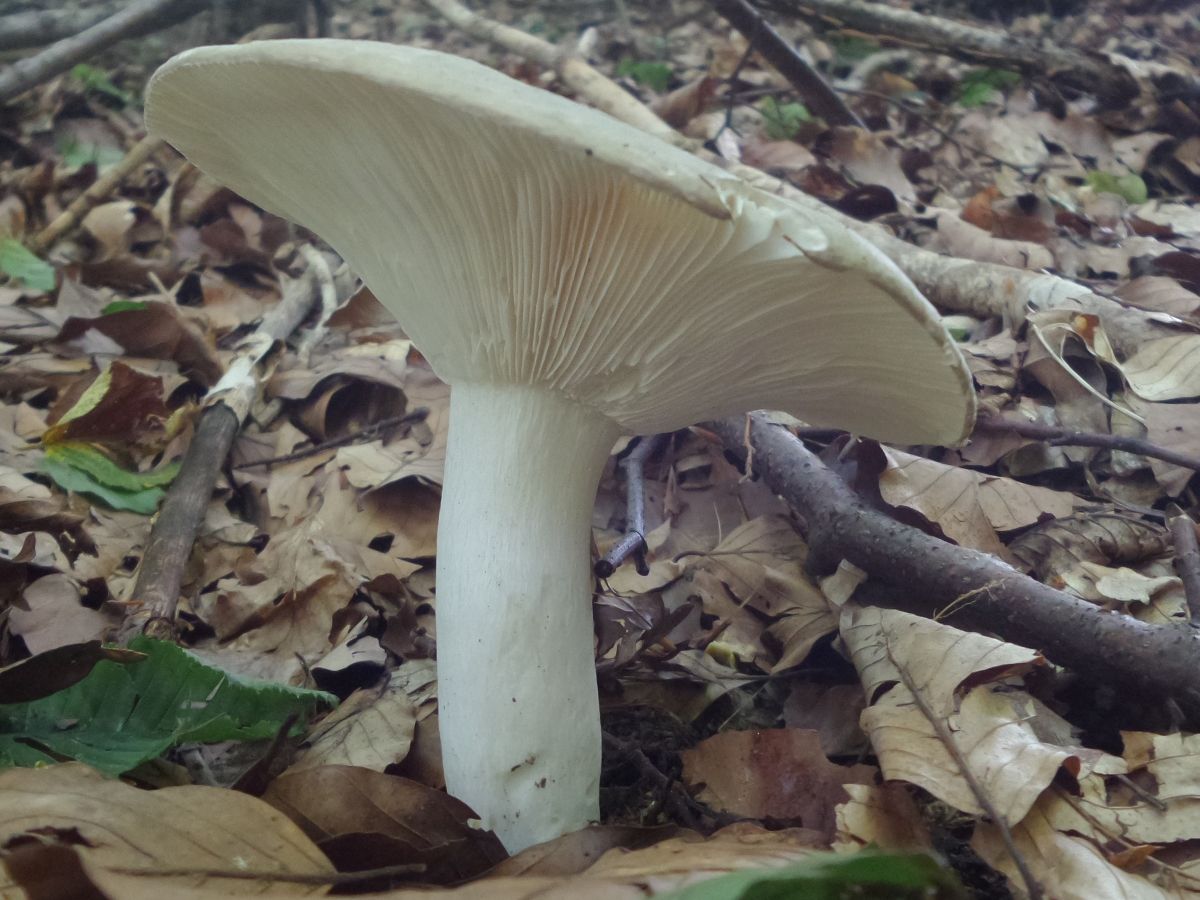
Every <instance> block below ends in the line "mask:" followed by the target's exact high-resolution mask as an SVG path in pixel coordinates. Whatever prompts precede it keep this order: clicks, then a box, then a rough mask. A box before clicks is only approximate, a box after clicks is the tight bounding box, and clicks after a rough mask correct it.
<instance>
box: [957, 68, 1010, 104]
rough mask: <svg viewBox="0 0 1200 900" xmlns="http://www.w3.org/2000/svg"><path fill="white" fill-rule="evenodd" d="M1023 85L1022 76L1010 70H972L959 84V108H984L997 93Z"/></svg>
mask: <svg viewBox="0 0 1200 900" xmlns="http://www.w3.org/2000/svg"><path fill="white" fill-rule="evenodd" d="M1020 83H1021V76H1020V75H1018V74H1017V73H1016V72H1010V71H1009V70H1008V69H972V70H971V71H969V72H967V74H966V75H964V76H963V79H962V81H960V82H959V83H958V91H957V95H958V104H959V106H967V107H974V106H983V104H985V103H987V102H988V101H989V100H991V99H992V97H994V96H995V95H996V92H997V91H1004V90H1008V89H1009V88H1013V87H1016V86H1017V85H1018V84H1020Z"/></svg>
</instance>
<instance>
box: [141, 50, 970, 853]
mask: <svg viewBox="0 0 1200 900" xmlns="http://www.w3.org/2000/svg"><path fill="white" fill-rule="evenodd" d="M146 121H147V124H148V126H149V128H150V130H151V131H152V132H154V133H156V134H158V135H161V136H162V137H164V138H166V139H167V140H168V141H169V142H170V143H171V144H173V145H174V146H175V147H177V148H178V149H179V150H180V151H181V152H182V153H183V154H184V155H185V156H186V157H187V158H188V159H189V160H191V161H192V162H193V163H194V164H195V165H196V166H198V167H199V168H200V169H202V170H204V171H205V172H208V173H209V174H210V175H212V176H214V177H215V178H217V179H219V180H220V181H222V182H223V183H224V184H226V185H228V186H229V187H230V188H232V189H233V190H235V191H237V192H238V193H239V194H241V195H242V196H244V197H246V198H247V199H249V200H250V201H252V202H254V203H256V204H258V205H260V206H261V207H263V208H264V209H267V210H270V211H272V212H274V213H277V214H279V215H282V216H285V217H286V218H289V219H291V220H293V221H295V222H298V223H300V224H302V225H304V226H306V227H307V228H310V229H311V230H312V231H314V232H315V233H316V234H318V235H320V236H321V237H322V238H324V239H325V240H326V241H328V242H329V243H330V244H331V245H332V246H333V247H334V248H335V249H336V250H337V251H338V252H339V253H340V254H342V256H343V257H344V258H345V259H346V260H347V262H348V263H349V264H350V265H351V266H352V267H354V269H355V270H356V271H357V272H358V273H359V274H360V275H361V276H362V277H363V279H364V280H365V282H366V283H367V285H368V286H370V288H371V289H372V291H374V293H375V295H376V296H377V297H378V298H379V299H380V301H381V302H382V303H383V304H384V306H386V307H387V308H388V309H389V310H391V311H392V313H394V314H395V315H396V317H397V318H398V319H399V321H400V323H401V325H402V326H403V327H404V328H405V330H406V331H407V333H408V335H409V336H410V337H411V338H412V339H413V341H414V342H415V344H416V346H418V347H419V348H420V349H421V351H422V353H423V354H424V355H425V357H426V358H427V359H428V360H429V362H430V364H431V365H432V367H433V369H434V371H435V372H437V374H438V375H439V376H440V377H441V378H442V379H444V380H445V381H447V382H448V383H449V384H450V385H451V386H452V402H451V412H450V435H449V447H448V450H447V454H446V468H445V479H444V488H443V493H442V508H441V514H440V522H439V531H438V556H437V648H438V660H437V664H438V676H439V700H440V704H441V710H440V728H441V738H442V747H443V757H444V763H445V771H446V783H447V786H448V789H449V790H450V792H451V793H452V794H454V795H455V796H457V797H459V798H460V799H462V800H464V801H466V802H467V803H468V804H470V805H471V806H472V807H473V808H474V809H475V811H476V812H477V813H478V815H479V816H480V818H481V820H482V822H483V824H484V825H485V826H486V827H489V828H493V829H495V831H496V832H497V834H498V835H499V836H500V838H501V840H502V841H503V842H504V844H505V845H506V846H507V847H508V849H509V850H510V851H514V852H515V851H517V850H520V849H522V848H524V847H526V846H528V845H530V844H534V843H538V842H541V841H545V840H549V839H551V838H554V837H556V836H558V835H560V834H562V833H565V832H567V831H570V830H574V829H577V828H580V827H583V826H585V825H586V824H588V823H589V822H591V821H594V820H595V819H596V818H597V816H598V785H599V772H600V743H601V742H600V721H599V712H598V702H597V688H596V678H595V670H594V661H593V646H594V645H593V626H592V615H591V603H590V598H591V596H592V591H593V587H594V584H593V579H592V575H591V566H590V562H591V561H590V557H589V548H590V542H589V536H590V527H591V518H592V506H593V502H594V498H595V490H596V485H597V482H598V480H599V476H600V474H601V472H602V470H603V467H604V465H605V461H606V460H607V458H608V456H609V454H610V452H611V450H612V448H613V445H614V442H615V441H616V439H617V438H618V436H619V435H621V434H622V433H623V432H632V433H642V434H648V433H655V432H664V431H670V430H673V429H677V428H681V427H683V426H686V425H689V424H691V423H694V422H698V421H702V420H704V419H707V418H712V417H717V416H723V415H729V414H733V413H738V412H743V411H746V410H750V409H756V408H759V407H772V408H778V409H783V410H787V411H789V412H792V413H794V414H796V415H797V416H799V417H801V418H803V419H804V420H805V421H808V422H810V423H812V424H814V425H825V426H836V427H839V428H844V429H847V430H850V431H854V432H857V433H862V434H868V435H871V436H873V437H877V438H880V439H883V440H891V441H896V442H900V443H906V444H909V443H918V442H921V443H929V442H939V443H943V444H953V443H957V442H959V441H961V440H962V439H963V437H964V436H965V435H966V434H967V433H968V431H969V428H970V424H971V422H972V419H973V415H974V394H973V392H972V389H971V380H970V376H969V375H968V373H967V370H966V368H965V366H964V364H963V361H962V359H961V357H960V355H959V353H958V351H957V350H956V348H955V346H954V344H953V342H952V341H951V340H950V339H949V337H948V336H947V334H946V332H945V331H944V330H943V328H942V326H941V325H940V324H939V320H938V317H937V314H936V313H935V311H934V310H933V308H932V307H931V306H930V305H929V304H928V302H927V301H926V300H925V299H924V298H923V297H922V296H921V295H920V294H919V293H918V292H917V290H916V289H915V288H914V287H913V286H912V284H911V283H910V282H909V281H908V280H907V279H906V278H905V277H904V276H903V275H902V274H901V273H900V272H899V270H897V269H896V267H895V266H894V265H892V263H891V262H889V261H888V260H887V259H886V258H884V257H883V255H882V254H881V253H879V252H878V251H877V250H876V249H875V248H873V247H872V246H870V245H869V244H867V243H866V242H865V241H863V240H862V239H860V238H858V237H857V236H855V235H854V234H853V233H851V232H849V231H848V230H847V229H845V228H844V227H843V226H841V225H840V224H839V223H838V222H836V221H835V220H834V219H833V218H832V217H830V216H829V215H827V214H825V213H823V212H822V211H821V210H820V207H819V205H818V204H816V203H814V204H812V208H809V207H808V206H802V205H798V204H796V203H794V202H792V201H788V200H784V199H782V198H779V197H775V196H772V195H769V194H766V193H763V192H761V191H758V190H755V189H753V188H750V187H749V186H747V185H746V184H745V183H743V182H742V181H740V180H739V179H737V178H734V177H732V176H730V175H729V174H727V173H726V172H724V171H723V170H721V169H720V168H719V167H717V166H714V165H712V164H709V163H706V162H704V161H702V160H700V159H697V158H696V157H694V156H692V155H691V154H688V153H686V152H684V151H682V150H679V149H677V148H675V147H672V146H670V145H669V144H667V143H665V142H663V141H660V140H658V139H656V138H652V137H649V136H647V135H645V134H643V133H642V132H640V131H637V130H636V129H634V128H631V127H629V126H627V125H625V124H623V123H621V122H618V121H615V120H613V119H611V118H609V117H608V116H606V115H604V114H603V113H600V112H597V111H595V110H592V109H588V108H586V107H583V106H581V105H579V104H576V103H573V102H571V101H569V100H566V99H564V98H562V97H559V96H556V95H555V94H552V93H550V92H549V91H545V90H541V89H538V88H534V87H531V86H529V85H526V84H522V83H520V82H518V81H515V80H513V79H511V78H508V77H507V76H505V75H503V74H501V73H499V72H496V71H494V70H492V69H489V68H487V67H485V66H482V65H479V64H477V63H474V62H470V61H468V60H465V59H462V58H459V57H455V56H451V55H447V54H442V53H437V52H432V51H427V50H419V49H414V48H408V47H399V46H392V45H385V44H379V43H367V42H357V41H354V42H351V41H339V40H299V41H289V40H285V41H270V42H264V43H250V44H245V45H239V46H229V47H202V48H198V49H195V50H191V51H188V52H186V53H183V54H182V55H180V56H178V57H176V58H174V59H172V60H171V61H169V62H168V63H167V64H166V65H164V66H163V67H162V68H161V69H160V70H159V71H158V72H157V73H156V74H155V76H154V78H153V80H152V81H151V83H150V86H149V88H148V91H147V101H146Z"/></svg>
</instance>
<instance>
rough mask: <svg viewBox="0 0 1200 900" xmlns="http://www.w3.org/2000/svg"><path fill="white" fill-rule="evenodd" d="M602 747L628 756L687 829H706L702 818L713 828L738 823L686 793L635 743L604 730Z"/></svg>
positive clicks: (737, 819) (707, 829) (705, 823)
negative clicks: (710, 822)
mask: <svg viewBox="0 0 1200 900" xmlns="http://www.w3.org/2000/svg"><path fill="white" fill-rule="evenodd" d="M603 739H604V747H605V749H606V750H608V751H610V752H612V753H618V754H620V755H621V756H623V757H625V758H626V759H628V760H629V761H630V762H631V763H633V765H634V766H635V767H636V768H637V770H638V772H639V773H640V774H641V775H642V776H643V777H644V778H647V779H649V780H650V781H652V782H653V783H654V785H655V786H656V787H657V788H658V789H659V790H661V791H662V792H663V797H664V803H665V804H666V806H667V807H668V808H669V809H670V810H671V812H672V814H673V815H674V816H675V818H676V820H677V821H678V822H679V823H680V824H681V825H684V826H685V827H687V828H694V829H695V830H697V831H709V830H711V826H709V825H708V824H707V822H706V820H710V821H712V822H713V824H714V825H715V827H717V828H723V827H725V826H726V825H732V824H733V823H734V822H740V821H742V819H741V818H740V817H739V816H732V815H730V814H729V813H724V812H719V811H718V810H714V809H710V808H709V807H707V806H705V805H704V804H703V803H701V802H700V801H699V800H697V799H696V798H694V797H693V796H692V795H691V794H689V793H688V792H687V790H686V789H685V788H684V786H683V785H682V784H680V783H679V781H678V780H677V779H675V778H672V777H671V776H670V775H668V774H667V773H665V772H664V771H662V769H660V768H659V767H658V766H656V765H655V764H654V762H653V761H652V760H651V759H650V757H648V756H647V755H646V754H645V753H643V752H642V750H641V748H639V747H638V746H637V745H635V744H633V743H630V742H629V741H623V740H621V739H620V738H618V737H616V736H615V735H611V734H609V733H608V732H604V734H603Z"/></svg>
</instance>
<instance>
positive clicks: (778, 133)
mask: <svg viewBox="0 0 1200 900" xmlns="http://www.w3.org/2000/svg"><path fill="white" fill-rule="evenodd" d="M758 111H759V112H761V113H762V115H763V119H764V120H765V121H766V132H767V137H769V138H770V139H771V140H773V141H790V140H791V139H792V138H794V137H795V136H796V134H797V133H798V132H799V131H800V126H801V125H803V124H804V123H805V122H811V121H812V113H810V112H809V111H808V107H806V106H805V105H804V104H803V103H780V102H779V101H778V100H776V99H775V98H774V97H765V98H763V101H762V102H761V103H759V104H758Z"/></svg>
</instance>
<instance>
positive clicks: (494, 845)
mask: <svg viewBox="0 0 1200 900" xmlns="http://www.w3.org/2000/svg"><path fill="white" fill-rule="evenodd" d="M263 799H264V800H266V801H267V802H268V803H270V804H272V805H273V806H275V807H276V808H277V809H279V810H282V811H283V812H284V813H286V814H287V815H288V816H289V817H290V818H291V819H292V820H293V821H294V822H296V823H297V824H298V825H299V826H300V827H301V828H302V829H303V830H304V832H305V834H307V835H308V836H309V837H311V838H312V839H313V840H315V841H316V842H317V843H318V844H319V845H320V846H322V847H323V848H327V852H328V853H329V854H330V856H331V858H332V859H334V861H335V862H337V863H338V867H339V869H341V870H343V871H353V870H358V869H370V868H378V867H381V866H388V865H399V864H404V863H417V864H422V865H424V866H425V867H426V869H425V872H424V873H423V874H421V875H420V876H417V877H416V879H415V880H417V881H420V882H423V883H432V884H448V883H453V882H457V881H462V880H464V879H467V878H472V877H475V876H478V875H480V874H482V873H483V872H485V871H486V870H487V869H489V868H491V867H492V866H493V865H495V864H496V863H498V862H499V861H500V860H502V859H504V858H505V856H506V854H505V852H504V848H503V846H502V845H501V844H500V841H499V840H498V839H497V838H496V836H495V835H494V834H492V832H490V831H482V830H479V829H477V828H474V827H472V825H471V820H472V819H473V818H474V817H475V815H474V813H473V812H472V811H471V810H470V809H469V808H468V807H467V806H466V804H464V803H462V802H460V801H458V800H455V799H454V798H453V797H451V796H449V795H448V794H444V793H442V792H441V791H436V790H434V789H433V788H430V787H426V786H425V785H423V784H419V783H417V782H415V781H410V780H409V779H407V778H399V777H396V776H393V775H383V774H381V773H379V772H372V771H370V770H369V769H362V768H357V767H355V766H321V767H319V768H315V769H308V770H305V771H300V772H296V773H294V774H285V775H283V776H281V777H280V778H277V779H276V780H275V781H273V782H272V783H271V786H270V787H269V788H267V792H266V793H265V794H264V795H263ZM368 836H369V837H368Z"/></svg>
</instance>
